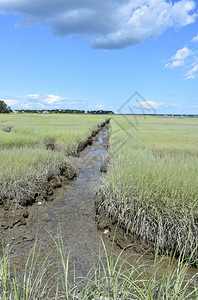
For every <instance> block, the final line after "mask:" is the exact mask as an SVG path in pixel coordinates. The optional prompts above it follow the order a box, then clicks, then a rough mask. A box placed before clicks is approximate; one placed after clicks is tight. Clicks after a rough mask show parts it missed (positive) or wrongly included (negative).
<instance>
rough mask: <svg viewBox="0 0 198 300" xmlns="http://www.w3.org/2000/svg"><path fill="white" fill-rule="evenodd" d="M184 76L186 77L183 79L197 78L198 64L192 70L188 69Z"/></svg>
mask: <svg viewBox="0 0 198 300" xmlns="http://www.w3.org/2000/svg"><path fill="white" fill-rule="evenodd" d="M185 75H186V78H185V79H194V78H198V64H197V65H195V66H194V67H193V68H192V69H190V70H189V71H188V72H187V73H186V74H185Z"/></svg>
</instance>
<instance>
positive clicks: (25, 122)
mask: <svg viewBox="0 0 198 300" xmlns="http://www.w3.org/2000/svg"><path fill="white" fill-rule="evenodd" d="M105 119H106V118H105V117H104V116H90V115H83V116H82V115H39V114H35V115H34V114H18V115H10V114H1V115H0V186H1V189H0V204H2V203H4V202H6V201H7V200H8V201H9V200H11V202H10V204H11V203H12V202H13V203H16V204H17V205H18V204H20V203H22V202H23V203H25V198H28V195H31V193H32V192H36V190H37V189H42V186H43V185H44V183H45V182H47V180H48V177H49V174H50V175H51V174H53V175H59V173H60V169H61V168H65V169H67V168H71V166H70V164H69V160H68V159H67V157H66V155H68V154H71V153H74V152H76V151H77V148H78V145H79V143H80V142H83V141H85V140H86V139H87V137H88V136H89V135H90V134H91V132H92V130H94V128H96V127H97V125H98V124H100V123H102V122H104V121H105ZM5 126H12V127H13V128H12V130H11V132H5V131H3V130H1V128H4V127H5ZM50 150H54V151H50ZM43 188H44V186H43Z"/></svg>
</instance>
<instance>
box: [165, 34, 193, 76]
mask: <svg viewBox="0 0 198 300" xmlns="http://www.w3.org/2000/svg"><path fill="white" fill-rule="evenodd" d="M197 37H198V36H197ZM195 38H196V37H195ZM195 38H193V39H195ZM191 41H193V40H191ZM169 61H170V62H168V63H167V64H166V65H165V67H164V68H165V69H168V68H169V69H174V68H176V67H183V68H184V70H185V77H184V79H195V78H198V51H197V49H194V50H191V49H189V48H188V47H184V48H182V49H180V50H178V51H177V52H176V54H175V55H174V56H173V57H171V58H170V59H169Z"/></svg>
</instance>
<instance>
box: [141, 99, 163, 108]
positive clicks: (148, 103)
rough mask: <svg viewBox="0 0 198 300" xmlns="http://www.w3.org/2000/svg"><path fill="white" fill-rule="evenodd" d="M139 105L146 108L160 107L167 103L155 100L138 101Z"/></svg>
mask: <svg viewBox="0 0 198 300" xmlns="http://www.w3.org/2000/svg"><path fill="white" fill-rule="evenodd" d="M137 103H138V105H139V106H142V107H144V108H148V107H152V108H158V107H160V106H164V105H165V103H162V102H161V103H160V102H155V101H149V100H147V101H143V102H137Z"/></svg>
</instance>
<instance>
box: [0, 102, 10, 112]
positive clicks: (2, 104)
mask: <svg viewBox="0 0 198 300" xmlns="http://www.w3.org/2000/svg"><path fill="white" fill-rule="evenodd" d="M11 112H12V110H11V108H10V107H9V106H7V104H6V103H5V102H4V101H3V100H0V113H11Z"/></svg>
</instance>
